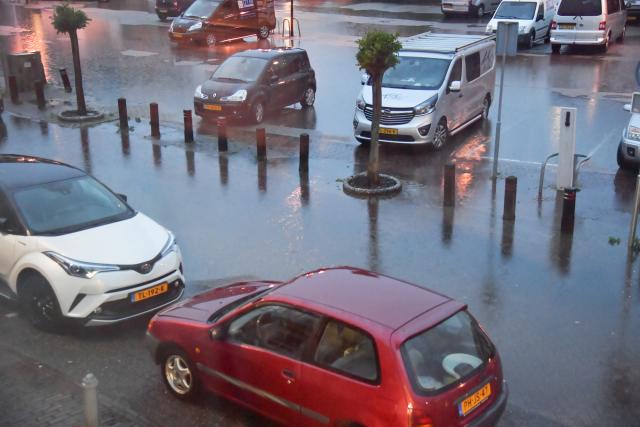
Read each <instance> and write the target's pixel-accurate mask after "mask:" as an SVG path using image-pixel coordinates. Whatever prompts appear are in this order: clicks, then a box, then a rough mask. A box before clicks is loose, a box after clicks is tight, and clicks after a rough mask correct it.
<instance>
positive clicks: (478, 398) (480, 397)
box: [458, 383, 491, 416]
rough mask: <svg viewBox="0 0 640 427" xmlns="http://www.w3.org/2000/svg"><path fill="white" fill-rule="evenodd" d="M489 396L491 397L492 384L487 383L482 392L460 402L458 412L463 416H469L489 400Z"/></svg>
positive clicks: (477, 392)
mask: <svg viewBox="0 0 640 427" xmlns="http://www.w3.org/2000/svg"><path fill="white" fill-rule="evenodd" d="M489 396H491V384H490V383H487V384H485V385H484V386H483V387H482V388H481V389H480V390H478V391H476V392H475V393H473V394H472V395H471V396H469V397H467V398H466V399H464V400H463V401H462V402H460V403H459V404H458V412H459V413H460V415H462V416H465V415H467V414H468V413H469V412H471V411H473V410H474V409H475V408H476V407H478V405H480V404H481V403H482V402H484V401H485V400H487V399H488V398H489Z"/></svg>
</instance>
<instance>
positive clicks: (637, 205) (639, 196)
mask: <svg viewBox="0 0 640 427" xmlns="http://www.w3.org/2000/svg"><path fill="white" fill-rule="evenodd" d="M638 209H640V174H638V176H637V177H636V194H635V197H634V199H633V211H631V225H630V228H629V241H628V242H627V246H628V247H629V248H631V247H633V243H634V242H635V240H636V227H637V225H638Z"/></svg>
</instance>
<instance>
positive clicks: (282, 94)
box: [193, 48, 316, 123]
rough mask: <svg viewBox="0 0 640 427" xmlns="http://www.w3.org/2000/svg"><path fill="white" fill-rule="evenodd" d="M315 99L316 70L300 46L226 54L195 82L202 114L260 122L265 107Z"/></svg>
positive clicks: (307, 103)
mask: <svg viewBox="0 0 640 427" xmlns="http://www.w3.org/2000/svg"><path fill="white" fill-rule="evenodd" d="M315 99H316V74H315V71H313V68H311V64H310V63H309V57H308V56H307V52H306V51H305V50H303V49H297V48H295V49H292V48H279V49H255V50H245V51H243V52H238V53H236V54H234V55H232V56H230V57H229V58H227V59H226V60H225V61H224V62H223V63H222V64H220V66H219V67H218V68H217V69H216V71H215V72H214V73H213V75H212V76H211V78H209V80H207V81H206V82H204V83H203V84H201V85H200V86H198V87H197V88H196V91H195V94H194V100H193V103H194V110H195V112H196V114H197V115H199V116H202V117H205V118H206V117H218V116H225V117H228V118H240V117H244V118H248V119H249V120H251V121H253V122H255V123H261V122H262V120H263V119H264V116H265V114H266V112H267V111H268V110H276V109H280V108H283V107H286V106H287V105H291V104H295V103H296V102H299V103H300V104H301V105H302V107H303V108H308V107H311V106H312V105H313V103H314V102H315Z"/></svg>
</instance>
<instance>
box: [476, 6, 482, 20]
mask: <svg viewBox="0 0 640 427" xmlns="http://www.w3.org/2000/svg"><path fill="white" fill-rule="evenodd" d="M483 16H484V5H480V6H478V7H476V18H482V17H483Z"/></svg>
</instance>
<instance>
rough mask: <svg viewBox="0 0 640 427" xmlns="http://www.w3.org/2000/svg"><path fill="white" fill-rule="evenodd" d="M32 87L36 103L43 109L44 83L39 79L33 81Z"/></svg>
mask: <svg viewBox="0 0 640 427" xmlns="http://www.w3.org/2000/svg"><path fill="white" fill-rule="evenodd" d="M33 89H34V90H35V92H36V101H37V103H38V108H39V109H41V110H44V108H45V106H46V101H45V99H44V85H43V84H42V82H41V81H36V82H33Z"/></svg>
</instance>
